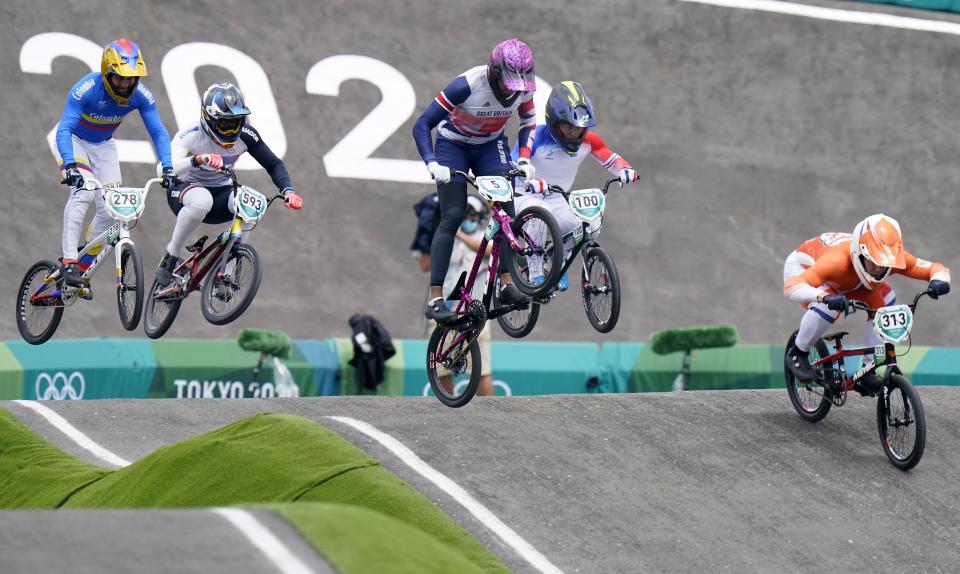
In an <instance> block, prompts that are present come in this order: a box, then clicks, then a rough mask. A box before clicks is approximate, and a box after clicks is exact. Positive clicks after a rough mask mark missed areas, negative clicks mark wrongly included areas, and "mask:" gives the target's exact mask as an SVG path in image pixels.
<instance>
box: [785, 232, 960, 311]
mask: <svg viewBox="0 0 960 574" xmlns="http://www.w3.org/2000/svg"><path fill="white" fill-rule="evenodd" d="M821 237H822V236H821ZM817 243H819V244H820V246H818V245H817ZM797 250H798V251H802V252H804V253H808V254H809V255H810V256H811V257H813V259H814V262H813V265H811V266H810V267H808V268H806V269H805V270H804V271H803V272H802V273H800V274H798V275H795V276H793V277H790V278H789V279H787V280H786V281H785V282H784V284H783V294H784V296H786V297H787V298H788V299H790V300H791V301H797V302H798V303H809V302H810V301H813V300H816V297H817V295H818V294H819V293H820V292H822V291H824V290H829V291H830V292H834V293H840V294H844V295H847V297H848V298H851V299H859V300H863V301H866V300H867V299H868V298H869V296H870V295H871V292H872V291H874V290H875V289H878V288H879V287H880V286H882V285H884V284H886V281H883V282H878V283H873V284H872V285H863V283H861V281H860V277H859V276H858V275H857V272H856V271H855V270H854V268H853V261H852V260H851V259H850V239H849V238H846V239H843V240H841V241H837V242H835V243H834V244H832V245H830V246H827V245H826V244H824V243H823V242H822V241H821V239H820V238H814V239H811V240H809V241H806V242H804V243H803V244H802V245H801V246H800V247H798V248H797ZM904 258H905V261H906V267H904V268H903V269H893V270H892V271H891V273H899V274H901V275H906V276H907V277H910V278H913V279H920V280H924V281H930V280H931V279H940V280H942V281H950V270H949V269H947V267H946V266H944V265H943V264H941V263H932V262H930V261H926V260H924V259H920V258H918V257H916V256H915V255H913V254H912V253H910V252H909V251H906V250H904Z"/></svg>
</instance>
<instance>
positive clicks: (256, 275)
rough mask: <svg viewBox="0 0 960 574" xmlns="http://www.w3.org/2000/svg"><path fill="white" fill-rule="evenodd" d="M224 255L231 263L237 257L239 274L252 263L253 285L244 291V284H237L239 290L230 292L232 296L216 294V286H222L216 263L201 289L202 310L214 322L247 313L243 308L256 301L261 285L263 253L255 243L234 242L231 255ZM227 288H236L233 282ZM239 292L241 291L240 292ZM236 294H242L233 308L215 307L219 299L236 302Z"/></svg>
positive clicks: (250, 275)
mask: <svg viewBox="0 0 960 574" xmlns="http://www.w3.org/2000/svg"><path fill="white" fill-rule="evenodd" d="M221 257H227V261H228V264H229V261H230V260H237V261H238V262H237V263H236V267H235V269H234V274H235V277H237V278H238V277H241V276H243V277H246V276H247V275H246V273H247V272H248V270H247V267H246V266H247V265H249V267H250V268H249V277H250V285H249V287H248V288H247V289H246V290H245V291H243V292H242V293H241V292H240V289H241V288H239V287H238V288H236V292H235V293H229V292H228V294H229V297H227V296H222V295H221V294H217V295H214V293H213V288H214V286H221V285H222V281H221V280H220V278H218V277H217V269H219V264H216V265H214V267H213V268H212V269H211V270H210V271H209V272H207V277H206V279H205V280H204V282H203V289H202V290H201V293H200V311H201V312H202V313H203V317H204V318H205V319H206V320H207V321H208V322H209V323H210V324H212V325H226V324H227V323H230V322H232V321H235V320H236V319H237V318H238V317H240V315H243V312H244V311H246V310H247V307H249V306H250V304H251V303H253V298H254V297H256V295H257V291H258V290H259V289H260V279H261V276H262V274H263V269H262V267H261V265H260V256H259V255H258V254H257V250H256V249H254V248H253V246H252V245H248V244H246V243H239V244H236V245H234V246H233V249H231V251H230V253H229V255H227V254H224V255H221ZM226 287H227V288H230V289H233V287H232V286H226ZM237 293H239V295H238V294H237ZM234 298H238V302H237V303H236V306H235V307H233V308H232V309H231V310H229V311H218V310H217V309H215V308H214V307H215V306H216V304H215V303H214V302H215V301H217V303H219V302H228V301H227V300H229V302H233V299H234Z"/></svg>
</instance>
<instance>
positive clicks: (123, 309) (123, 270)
mask: <svg viewBox="0 0 960 574" xmlns="http://www.w3.org/2000/svg"><path fill="white" fill-rule="evenodd" d="M117 309H118V310H119V311H120V324H122V325H123V328H124V329H126V330H127V331H133V330H134V329H136V328H137V325H139V324H140V315H141V314H142V313H143V265H142V264H141V263H140V253H139V252H138V251H137V248H136V247H134V246H133V245H132V244H130V243H125V244H123V246H122V247H120V277H119V282H118V283H117Z"/></svg>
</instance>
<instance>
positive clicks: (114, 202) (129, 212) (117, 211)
mask: <svg viewBox="0 0 960 574" xmlns="http://www.w3.org/2000/svg"><path fill="white" fill-rule="evenodd" d="M104 199H105V200H106V204H107V211H109V212H110V215H112V216H113V218H114V219H120V220H122V221H130V220H131V219H136V218H137V217H140V214H141V213H143V207H144V204H143V191H142V190H139V189H133V188H123V189H110V190H107V193H106V197H105V198H104Z"/></svg>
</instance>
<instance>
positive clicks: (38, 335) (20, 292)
mask: <svg viewBox="0 0 960 574" xmlns="http://www.w3.org/2000/svg"><path fill="white" fill-rule="evenodd" d="M58 267H59V265H57V264H56V263H54V262H52V261H46V260H44V261H37V262H36V263H34V264H33V265H32V266H30V269H28V270H27V272H26V273H25V274H24V275H23V279H21V280H20V287H19V289H17V304H16V316H17V317H16V318H17V330H18V331H20V336H21V337H23V340H24V341H26V342H28V343H30V344H31V345H41V344H43V343H46V342H47V341H48V340H49V339H50V337H52V336H53V334H54V333H56V332H57V327H59V326H60V320H61V319H63V306H62V303H61V305H60V306H50V308H51V311H50V313H49V315H50V318H49V321H47V322H46V324H45V325H44V326H43V327H42V328H39V329H31V327H30V325H29V320H28V319H27V313H28V309H36V307H37V306H35V305H30V297H31V296H32V295H33V292H34V289H31V287H30V285H31V284H32V282H33V279H34V278H35V277H36V276H37V274H39V273H41V272H42V273H43V277H44V278H46V276H47V275H49V274H50V273H52V272H53V271H54V270H56V269H57V268H58ZM56 288H57V289H62V288H63V279H62V278H60V279H57V281H56ZM28 305H29V307H28Z"/></svg>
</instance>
